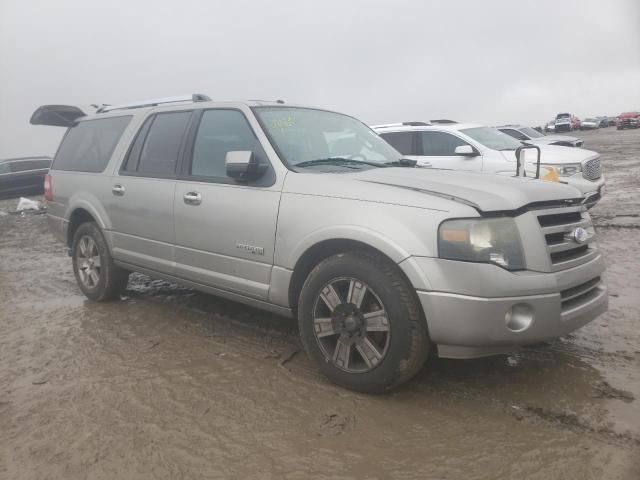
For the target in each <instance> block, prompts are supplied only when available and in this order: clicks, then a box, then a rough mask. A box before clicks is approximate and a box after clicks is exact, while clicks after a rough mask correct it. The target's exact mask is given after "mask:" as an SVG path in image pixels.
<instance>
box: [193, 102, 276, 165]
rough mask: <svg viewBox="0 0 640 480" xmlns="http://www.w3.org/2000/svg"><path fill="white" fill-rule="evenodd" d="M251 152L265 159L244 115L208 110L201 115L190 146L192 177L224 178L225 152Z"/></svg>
mask: <svg viewBox="0 0 640 480" xmlns="http://www.w3.org/2000/svg"><path fill="white" fill-rule="evenodd" d="M233 151H251V152H253V153H254V155H256V157H257V158H258V159H260V158H264V154H263V151H262V147H261V146H260V142H258V139H257V138H256V136H255V134H254V133H253V130H251V127H250V126H249V123H248V122H247V119H246V118H245V117H244V115H243V114H242V113H241V112H239V111H237V110H207V111H206V112H204V113H203V115H202V119H201V120H200V126H199V127H198V133H197V135H196V141H195V144H194V146H193V160H192V162H191V172H190V173H191V175H194V176H204V177H226V176H227V169H226V166H225V159H226V156H227V152H233Z"/></svg>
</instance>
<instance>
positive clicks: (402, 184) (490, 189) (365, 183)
mask: <svg viewBox="0 0 640 480" xmlns="http://www.w3.org/2000/svg"><path fill="white" fill-rule="evenodd" d="M283 191H284V192H290V193H299V194H303V195H318V196H330V197H340V198H348V199H353V200H362V201H372V202H382V203H393V204H402V205H407V206H415V207H420V208H432V209H446V210H450V209H451V202H456V203H458V204H464V205H467V206H470V207H473V208H474V209H476V210H479V211H482V212H492V211H509V210H517V209H518V208H520V207H523V206H525V205H528V204H531V203H535V202H549V201H562V200H569V199H576V198H581V196H582V195H581V193H580V192H579V191H578V190H577V189H576V188H574V187H571V186H569V185H564V184H560V183H551V182H545V181H542V180H533V179H531V178H522V177H519V178H516V177H509V176H504V175H488V174H482V173H467V172H456V171H451V170H435V169H431V168H429V169H421V168H402V167H394V168H373V169H370V170H363V171H358V172H353V173H345V174H316V175H314V174H306V173H294V174H289V175H287V182H286V186H285V189H284V190H283Z"/></svg>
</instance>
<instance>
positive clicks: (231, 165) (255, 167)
mask: <svg viewBox="0 0 640 480" xmlns="http://www.w3.org/2000/svg"><path fill="white" fill-rule="evenodd" d="M224 162H225V165H226V167H227V176H228V177H231V178H234V179H236V180H238V181H241V182H247V181H250V180H256V179H258V178H260V177H261V176H262V175H264V172H266V171H267V168H268V166H267V165H265V164H261V163H260V162H259V161H258V159H257V158H256V157H255V155H254V154H253V152H251V151H248V150H247V151H232V152H227V156H226V157H225V160H224Z"/></svg>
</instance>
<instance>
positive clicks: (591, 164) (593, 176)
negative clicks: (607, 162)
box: [582, 157, 602, 180]
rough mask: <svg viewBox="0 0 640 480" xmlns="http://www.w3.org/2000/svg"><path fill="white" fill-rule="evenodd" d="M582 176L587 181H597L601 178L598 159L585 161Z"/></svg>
mask: <svg viewBox="0 0 640 480" xmlns="http://www.w3.org/2000/svg"><path fill="white" fill-rule="evenodd" d="M582 176H583V177H584V178H586V179H587V180H597V179H598V178H600V177H601V176H602V168H601V167H600V157H598V158H592V159H591V160H587V161H586V162H584V164H583V165H582Z"/></svg>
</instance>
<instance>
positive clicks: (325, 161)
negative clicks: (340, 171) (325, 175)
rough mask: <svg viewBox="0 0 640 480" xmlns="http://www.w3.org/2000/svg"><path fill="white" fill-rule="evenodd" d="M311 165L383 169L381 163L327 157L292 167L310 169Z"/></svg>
mask: <svg viewBox="0 0 640 480" xmlns="http://www.w3.org/2000/svg"><path fill="white" fill-rule="evenodd" d="M313 165H336V166H339V167H344V166H349V165H370V166H372V167H378V168H380V167H384V166H385V164H383V163H376V162H368V161H366V160H354V159H352V158H344V157H328V158H316V159H315V160H307V161H305V162H300V163H296V164H294V165H293V166H294V167H311V166H313Z"/></svg>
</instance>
